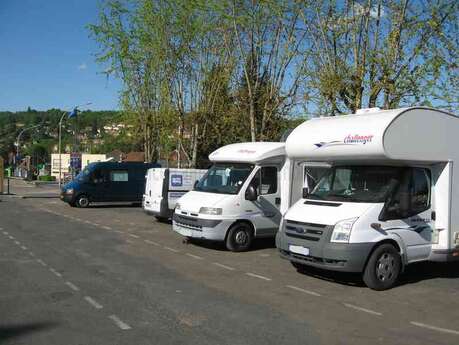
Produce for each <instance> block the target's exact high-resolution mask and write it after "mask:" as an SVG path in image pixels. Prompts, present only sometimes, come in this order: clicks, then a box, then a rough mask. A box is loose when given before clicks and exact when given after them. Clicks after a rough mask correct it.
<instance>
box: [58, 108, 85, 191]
mask: <svg viewBox="0 0 459 345" xmlns="http://www.w3.org/2000/svg"><path fill="white" fill-rule="evenodd" d="M90 104H92V103H91V102H87V103H85V104H80V105H77V106H76V107H74V108H73V110H74V111H77V110H78V108H79V107H82V106H86V105H90ZM65 115H68V112H66V111H64V112H63V113H62V116H61V118H60V120H59V189H61V185H62V152H61V145H62V121H63V120H64V117H65Z"/></svg>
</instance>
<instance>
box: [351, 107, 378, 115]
mask: <svg viewBox="0 0 459 345" xmlns="http://www.w3.org/2000/svg"><path fill="white" fill-rule="evenodd" d="M380 110H381V108H378V107H375V108H364V109H357V111H356V112H355V114H356V115H363V114H368V113H375V112H377V111H380Z"/></svg>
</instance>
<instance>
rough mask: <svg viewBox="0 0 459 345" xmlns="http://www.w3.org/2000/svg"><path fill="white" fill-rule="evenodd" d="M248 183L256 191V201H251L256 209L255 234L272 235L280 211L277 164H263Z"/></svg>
mask: <svg viewBox="0 0 459 345" xmlns="http://www.w3.org/2000/svg"><path fill="white" fill-rule="evenodd" d="M250 185H252V186H254V187H255V189H256V190H257V192H258V199H257V201H254V202H252V204H253V207H255V208H256V211H258V212H257V213H258V216H257V217H254V219H253V221H254V225H255V228H256V236H257V237H264V236H267V237H269V236H274V235H275V234H276V233H277V230H278V228H279V223H280V220H281V213H280V202H281V199H280V188H279V187H280V173H279V168H278V167H277V166H263V167H260V168H259V169H258V171H257V172H256V174H255V176H254V177H253V178H252V181H251V182H250Z"/></svg>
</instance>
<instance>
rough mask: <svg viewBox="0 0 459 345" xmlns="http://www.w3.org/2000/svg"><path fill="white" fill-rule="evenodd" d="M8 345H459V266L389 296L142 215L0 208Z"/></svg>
mask: <svg viewBox="0 0 459 345" xmlns="http://www.w3.org/2000/svg"><path fill="white" fill-rule="evenodd" d="M0 272H1V274H2V277H3V279H1V280H0V310H1V315H2V317H1V319H0V344H370V343H372V344H375V343H384V344H448V345H451V344H458V343H459V266H458V265H452V264H428V263H427V264H426V263H423V264H417V265H413V266H411V267H409V268H408V270H407V271H406V272H405V274H404V276H403V279H402V282H401V284H400V285H399V286H397V287H396V288H394V289H391V290H388V291H383V292H376V291H372V290H370V289H368V288H366V287H364V285H363V283H362V282H361V280H360V278H359V277H358V276H355V275H346V274H339V275H336V274H330V273H325V272H323V271H319V270H309V271H307V272H297V271H296V270H295V269H294V268H293V267H292V266H291V265H290V263H289V262H287V261H284V260H282V259H280V258H279V256H278V254H277V250H276V249H275V247H274V241H262V242H257V243H256V245H255V248H254V250H252V251H250V252H246V253H232V252H228V251H226V250H225V249H224V248H223V246H219V245H215V244H209V243H189V244H186V243H183V241H182V239H181V238H180V237H179V236H178V235H176V234H175V233H173V232H172V230H171V226H170V224H165V223H158V222H156V221H155V219H154V218H153V217H151V216H148V215H146V214H144V213H143V211H142V210H141V209H140V208H136V207H131V206H94V207H91V208H88V209H76V208H71V207H69V206H68V205H67V204H64V203H62V202H60V201H59V200H58V199H53V198H49V199H48V198H33V199H21V198H12V197H3V198H2V202H1V203H0Z"/></svg>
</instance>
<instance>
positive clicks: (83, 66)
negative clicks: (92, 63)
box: [77, 62, 88, 71]
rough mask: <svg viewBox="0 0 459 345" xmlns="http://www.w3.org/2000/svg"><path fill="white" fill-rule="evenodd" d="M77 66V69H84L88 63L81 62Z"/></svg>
mask: <svg viewBox="0 0 459 345" xmlns="http://www.w3.org/2000/svg"><path fill="white" fill-rule="evenodd" d="M77 68H78V70H80V71H82V70H85V69H86V68H88V65H86V63H84V62H83V63H82V64H81V65H79V66H78V67H77Z"/></svg>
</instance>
